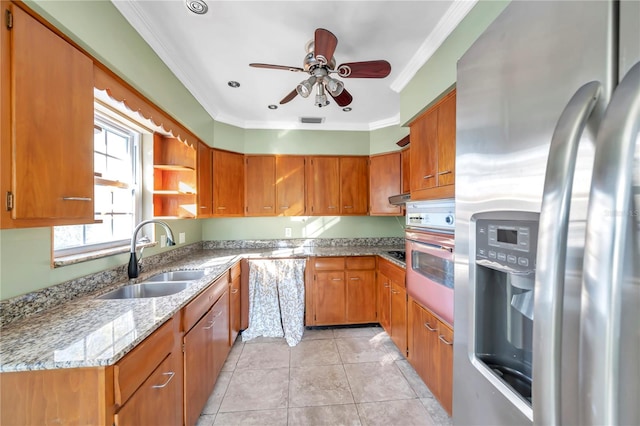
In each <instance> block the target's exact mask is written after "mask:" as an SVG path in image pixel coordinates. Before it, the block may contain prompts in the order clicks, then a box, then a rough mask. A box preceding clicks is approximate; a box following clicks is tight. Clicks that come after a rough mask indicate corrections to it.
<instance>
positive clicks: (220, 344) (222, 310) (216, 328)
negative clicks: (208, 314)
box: [211, 290, 230, 384]
mask: <svg viewBox="0 0 640 426" xmlns="http://www.w3.org/2000/svg"><path fill="white" fill-rule="evenodd" d="M211 311H212V312H213V328H212V332H213V383H214V384H215V382H216V379H217V378H218V374H219V373H220V370H222V366H223V365H224V362H225V360H226V359H227V355H229V349H230V346H229V291H228V290H226V291H225V292H224V293H223V294H222V296H220V299H218V301H217V302H216V303H215V304H214V305H213V308H211Z"/></svg>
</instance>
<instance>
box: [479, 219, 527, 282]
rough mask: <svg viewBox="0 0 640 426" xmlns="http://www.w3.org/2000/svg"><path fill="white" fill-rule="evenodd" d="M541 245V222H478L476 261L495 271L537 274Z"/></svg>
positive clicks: (487, 220)
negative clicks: (537, 256) (539, 228)
mask: <svg viewBox="0 0 640 426" xmlns="http://www.w3.org/2000/svg"><path fill="white" fill-rule="evenodd" d="M537 242H538V222H537V221H531V220H495V219H479V220H477V221H476V244H475V249H476V261H477V262H478V261H480V262H481V263H482V264H485V265H487V266H493V267H494V268H495V269H500V270H504V271H512V272H516V271H518V272H532V271H535V265H536V252H537V249H538V247H537Z"/></svg>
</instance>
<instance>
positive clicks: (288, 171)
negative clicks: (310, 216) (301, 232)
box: [276, 155, 305, 216]
mask: <svg viewBox="0 0 640 426" xmlns="http://www.w3.org/2000/svg"><path fill="white" fill-rule="evenodd" d="M304 166H305V158H304V157H301V156H289V155H282V156H277V157H276V198H277V200H276V214H278V215H280V216H302V215H304V213H305V203H304V188H305V170H304Z"/></svg>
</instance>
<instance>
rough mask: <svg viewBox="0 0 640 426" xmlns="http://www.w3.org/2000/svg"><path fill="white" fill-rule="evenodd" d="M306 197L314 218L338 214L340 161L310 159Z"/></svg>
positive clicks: (320, 158)
mask: <svg viewBox="0 0 640 426" xmlns="http://www.w3.org/2000/svg"><path fill="white" fill-rule="evenodd" d="M307 196H308V203H307V204H308V205H309V208H310V210H311V211H310V213H311V214H312V215H315V216H323V215H331V216H335V215H338V214H340V161H339V159H338V158H337V157H311V158H310V159H309V179H308V180H307Z"/></svg>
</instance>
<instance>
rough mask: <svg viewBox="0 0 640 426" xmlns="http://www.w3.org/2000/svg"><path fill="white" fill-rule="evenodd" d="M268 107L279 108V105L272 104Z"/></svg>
mask: <svg viewBox="0 0 640 426" xmlns="http://www.w3.org/2000/svg"><path fill="white" fill-rule="evenodd" d="M267 108H269V109H278V105H273V104H271V105H269V106H268V107H267Z"/></svg>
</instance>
